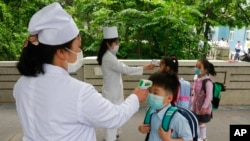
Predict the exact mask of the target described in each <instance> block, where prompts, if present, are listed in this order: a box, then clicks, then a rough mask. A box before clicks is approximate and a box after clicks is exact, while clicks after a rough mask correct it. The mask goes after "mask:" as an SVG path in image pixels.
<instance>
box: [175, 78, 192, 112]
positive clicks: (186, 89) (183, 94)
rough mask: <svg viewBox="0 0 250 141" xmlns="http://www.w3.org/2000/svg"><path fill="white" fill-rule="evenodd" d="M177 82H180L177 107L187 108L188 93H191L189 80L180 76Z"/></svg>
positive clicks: (188, 101)
mask: <svg viewBox="0 0 250 141" xmlns="http://www.w3.org/2000/svg"><path fill="white" fill-rule="evenodd" d="M179 82H180V93H179V98H178V100H177V107H182V108H186V109H189V108H190V94H191V85H190V82H188V81H186V80H184V79H183V78H180V79H179Z"/></svg>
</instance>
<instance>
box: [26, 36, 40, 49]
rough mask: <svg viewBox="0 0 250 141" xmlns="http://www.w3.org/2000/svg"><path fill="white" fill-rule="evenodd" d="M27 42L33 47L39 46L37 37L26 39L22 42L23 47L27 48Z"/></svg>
mask: <svg viewBox="0 0 250 141" xmlns="http://www.w3.org/2000/svg"><path fill="white" fill-rule="evenodd" d="M29 42H30V43H31V44H33V45H35V46H37V45H39V42H38V38H37V35H30V36H29V37H28V39H26V40H25V41H24V47H27V45H28V43H29Z"/></svg>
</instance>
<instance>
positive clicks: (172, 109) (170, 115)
mask: <svg viewBox="0 0 250 141" xmlns="http://www.w3.org/2000/svg"><path fill="white" fill-rule="evenodd" d="M177 110H178V108H177V107H173V106H170V107H169V108H168V109H167V111H166V112H165V114H164V116H163V119H162V124H161V125H162V128H163V130H164V131H168V129H169V125H170V121H171V120H172V118H173V115H174V114H175V113H176V112H177Z"/></svg>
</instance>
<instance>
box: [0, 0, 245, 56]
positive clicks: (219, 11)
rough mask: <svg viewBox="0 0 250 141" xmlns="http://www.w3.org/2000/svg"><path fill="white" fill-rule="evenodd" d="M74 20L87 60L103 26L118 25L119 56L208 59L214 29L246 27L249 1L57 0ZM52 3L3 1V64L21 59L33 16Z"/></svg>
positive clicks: (0, 20) (0, 45) (0, 28)
mask: <svg viewBox="0 0 250 141" xmlns="http://www.w3.org/2000/svg"><path fill="white" fill-rule="evenodd" d="M57 1H58V2H60V3H61V4H62V6H63V7H64V8H65V9H66V10H67V11H68V12H69V13H70V14H71V15H72V16H73V18H74V20H75V21H76V23H77V25H78V27H79V29H80V31H81V36H82V41H83V49H84V55H85V56H95V55H96V54H97V50H98V48H99V44H100V41H101V40H102V27H104V26H117V27H118V31H119V36H120V50H119V54H118V56H119V57H120V58H129V59H145V58H146V59H153V58H154V59H159V58H161V57H162V56H167V55H175V56H177V57H178V59H197V58H200V57H205V56H206V52H207V50H208V49H209V46H208V44H205V47H204V48H199V47H198V41H199V40H204V41H205V43H206V41H207V40H209V36H208V35H209V33H210V32H211V31H210V27H211V26H218V25H228V26H230V27H236V26H237V27H243V26H248V25H249V23H250V12H249V11H250V8H249V4H248V3H247V2H246V0H237V1H236V0H57ZM51 2H54V0H1V1H0V25H1V26H0V33H1V34H0V60H17V59H18V58H19V56H20V52H21V49H22V46H23V42H24V40H25V39H26V38H27V37H28V32H27V26H28V22H29V19H30V18H31V16H32V15H33V14H34V13H35V12H36V11H38V10H39V9H40V8H42V7H43V6H45V5H47V4H49V3H51Z"/></svg>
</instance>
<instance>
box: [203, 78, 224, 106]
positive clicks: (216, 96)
mask: <svg viewBox="0 0 250 141" xmlns="http://www.w3.org/2000/svg"><path fill="white" fill-rule="evenodd" d="M207 81H211V82H212V83H213V99H212V108H213V110H216V109H218V108H219V104H220V99H221V92H222V91H226V86H225V85H224V84H222V83H220V82H213V81H212V80H211V79H209V78H208V79H204V80H203V81H202V86H201V89H202V90H204V92H205V93H206V83H207Z"/></svg>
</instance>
